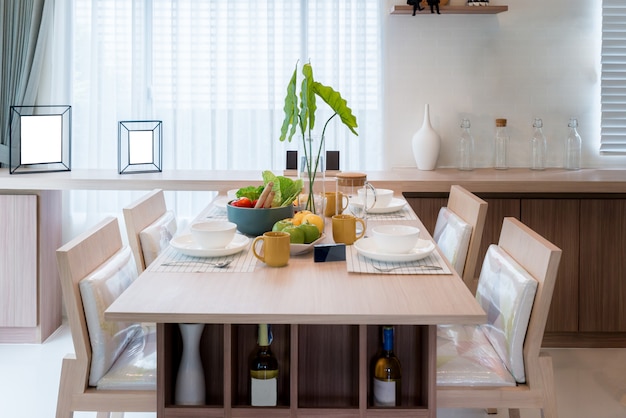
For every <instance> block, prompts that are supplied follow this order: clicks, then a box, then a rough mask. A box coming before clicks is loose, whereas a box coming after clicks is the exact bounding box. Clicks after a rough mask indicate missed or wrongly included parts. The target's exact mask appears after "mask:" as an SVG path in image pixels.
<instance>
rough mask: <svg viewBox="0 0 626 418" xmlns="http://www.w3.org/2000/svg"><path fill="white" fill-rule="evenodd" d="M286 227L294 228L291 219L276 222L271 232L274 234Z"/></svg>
mask: <svg viewBox="0 0 626 418" xmlns="http://www.w3.org/2000/svg"><path fill="white" fill-rule="evenodd" d="M288 226H294V224H293V223H292V222H291V219H283V220H280V221H277V222H276V223H275V224H274V226H272V231H274V232H276V231H282V230H283V229H285V228H287V227H288Z"/></svg>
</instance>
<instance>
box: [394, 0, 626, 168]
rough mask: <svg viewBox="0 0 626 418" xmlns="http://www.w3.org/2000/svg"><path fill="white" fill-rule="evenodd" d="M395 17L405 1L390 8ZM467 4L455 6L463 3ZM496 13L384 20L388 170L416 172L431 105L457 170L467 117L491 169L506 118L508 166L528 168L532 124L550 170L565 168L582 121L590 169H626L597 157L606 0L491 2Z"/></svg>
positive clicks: (444, 162)
mask: <svg viewBox="0 0 626 418" xmlns="http://www.w3.org/2000/svg"><path fill="white" fill-rule="evenodd" d="M386 1H387V5H388V10H390V9H391V7H392V5H393V4H406V2H405V1H401V0H395V1H393V0H386ZM463 3H464V0H451V4H463ZM491 4H493V5H504V4H506V5H508V7H509V10H508V11H507V12H503V13H500V14H495V15H436V14H434V15H431V14H427V15H422V16H415V17H413V16H411V15H390V14H387V15H385V17H384V19H385V25H386V32H385V33H386V39H385V40H384V42H383V45H384V48H385V50H384V51H383V54H384V55H385V63H386V70H385V71H386V74H385V104H386V109H385V112H386V115H385V116H386V117H385V121H386V126H385V135H386V138H387V140H388V142H389V144H390V145H389V147H388V149H387V152H388V154H387V155H386V157H385V158H386V161H385V166H386V167H415V160H414V159H413V155H412V152H411V137H412V135H413V134H414V133H415V131H417V129H419V127H420V126H421V124H422V121H423V113H424V104H425V103H429V104H430V115H431V123H432V125H433V127H434V128H435V130H437V131H438V133H439V134H440V135H441V137H442V149H441V152H440V155H439V160H438V167H454V166H455V165H456V162H455V147H456V138H457V135H458V133H459V125H460V122H461V119H462V118H464V117H467V118H469V119H470V121H471V123H472V134H473V136H474V139H475V140H476V149H477V165H478V166H480V167H490V166H492V162H491V153H492V150H491V145H492V141H493V134H494V131H495V119H496V118H507V119H508V130H509V134H510V135H511V152H510V154H509V155H510V160H511V163H510V165H511V166H514V167H527V166H528V159H529V157H528V155H529V152H528V140H529V138H530V135H531V133H532V122H533V118H535V117H540V118H542V119H543V123H544V134H545V135H546V137H547V139H548V161H547V165H548V166H552V167H560V166H562V154H563V152H562V148H563V142H564V139H565V136H566V134H567V123H568V119H569V117H570V116H575V117H578V121H579V126H580V127H579V133H580V135H581V137H582V139H583V157H582V160H583V161H582V164H583V166H584V167H621V168H624V167H626V156H606V155H600V153H599V151H598V150H599V141H600V104H599V101H600V99H599V94H600V74H599V70H600V64H599V62H600V58H599V54H600V46H601V39H600V36H601V31H600V24H601V7H600V5H601V2H600V0H492V1H491Z"/></svg>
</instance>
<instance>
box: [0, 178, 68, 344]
mask: <svg viewBox="0 0 626 418" xmlns="http://www.w3.org/2000/svg"><path fill="white" fill-rule="evenodd" d="M60 209H61V192H60V191H39V192H29V191H23V192H16V191H11V192H10V194H8V192H7V193H6V194H3V192H2V191H1V190H0V215H1V216H2V219H3V221H2V223H0V238H1V239H2V242H3V243H4V246H3V247H2V248H3V251H2V252H0V306H2V309H1V310H0V343H40V342H42V341H44V340H45V339H46V338H48V336H50V334H52V333H53V332H54V331H55V330H56V329H57V328H58V327H59V326H60V325H61V310H62V309H61V289H60V282H59V276H58V273H57V266H56V255H55V251H56V249H57V248H58V247H59V246H60V245H61V225H60V222H58V220H59V219H61V210H60Z"/></svg>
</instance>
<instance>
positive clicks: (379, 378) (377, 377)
mask: <svg viewBox="0 0 626 418" xmlns="http://www.w3.org/2000/svg"><path fill="white" fill-rule="evenodd" d="M382 331H383V341H382V342H383V349H382V351H381V352H380V353H379V354H377V356H376V357H375V358H374V361H373V365H374V370H373V377H372V379H373V384H372V386H373V387H372V393H373V395H374V399H373V400H374V406H398V405H400V403H401V402H400V400H401V394H402V392H401V382H402V372H401V367H400V360H398V357H396V355H395V354H394V352H393V334H394V333H393V327H391V326H384V327H383V329H382Z"/></svg>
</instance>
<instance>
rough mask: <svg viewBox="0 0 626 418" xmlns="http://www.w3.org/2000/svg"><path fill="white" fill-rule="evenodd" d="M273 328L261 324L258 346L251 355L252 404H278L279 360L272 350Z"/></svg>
mask: <svg viewBox="0 0 626 418" xmlns="http://www.w3.org/2000/svg"><path fill="white" fill-rule="evenodd" d="M272 339H273V337H272V330H271V328H270V326H269V325H268V324H259V334H258V337H257V347H256V348H255V349H254V351H253V352H252V353H251V355H250V405H252V406H276V402H277V399H278V360H277V359H276V356H274V353H272V350H271V349H270V344H271V343H272Z"/></svg>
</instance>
